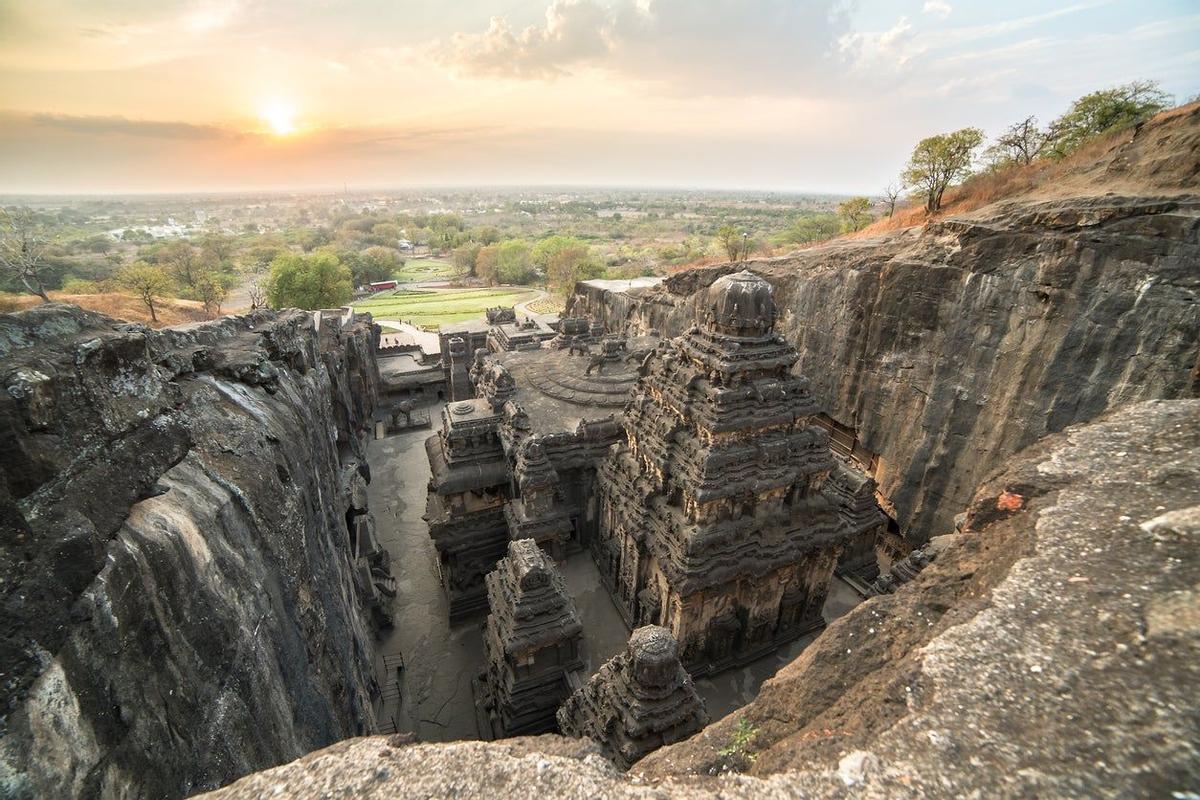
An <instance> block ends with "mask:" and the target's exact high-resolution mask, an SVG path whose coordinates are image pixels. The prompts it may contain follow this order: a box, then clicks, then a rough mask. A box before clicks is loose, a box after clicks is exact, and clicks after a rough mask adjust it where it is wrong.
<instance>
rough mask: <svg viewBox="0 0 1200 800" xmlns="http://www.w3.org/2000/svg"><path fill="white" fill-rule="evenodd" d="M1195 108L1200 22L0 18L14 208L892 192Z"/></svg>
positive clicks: (809, 7) (534, 13) (492, 16)
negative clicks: (1121, 104) (47, 200)
mask: <svg viewBox="0 0 1200 800" xmlns="http://www.w3.org/2000/svg"><path fill="white" fill-rule="evenodd" d="M1139 78H1147V79H1154V80H1158V81H1160V82H1161V84H1162V86H1163V88H1164V89H1165V90H1167V91H1169V92H1171V93H1172V94H1174V95H1175V96H1176V98H1177V100H1179V101H1183V100H1185V99H1186V98H1188V97H1191V96H1193V95H1196V94H1197V93H1200V4H1197V3H1196V2H1195V0H1109V1H1107V2H1106V1H1104V0H1080V2H1074V3H1062V4H1052V3H1046V2H1032V1H1027V0H1012V1H1011V2H990V1H989V2H966V1H965V0H903V1H901V2H885V1H884V0H859V2H850V3H846V2H825V1H823V0H813V1H812V2H808V1H807V0H805V1H803V2H802V1H801V0H791V1H790V2H789V1H787V0H740V1H735V0H507V2H491V3H486V2H476V0H456V1H453V2H451V1H450V0H407V1H405V0H397V1H394V2H393V1H391V0H188V1H186V2H172V1H171V0H107V1H106V0H25V1H24V2H21V1H19V0H0V193H18V192H39V193H57V192H160V191H199V190H204V191H220V190H249V189H329V188H341V187H342V186H343V184H345V185H349V186H350V187H351V188H353V189H369V188H404V187H411V186H421V185H440V186H449V185H500V184H517V185H520V184H525V185H532V184H560V185H566V184H570V185H620V186H673V187H692V186H694V187H728V188H758V189H785V190H798V191H819V192H878V191H879V189H880V188H882V186H883V185H884V184H886V183H887V182H888V180H889V179H891V178H893V177H894V176H895V175H896V173H897V172H898V171H899V169H900V168H901V166H902V165H903V162H904V160H905V156H906V155H907V153H908V151H909V150H910V149H911V147H912V145H913V143H914V142H915V141H916V140H917V139H919V138H920V137H922V136H925V135H928V134H931V133H935V132H938V131H943V130H949V129H953V128H957V127H962V126H964V125H974V126H978V127H982V128H983V129H984V130H985V131H987V132H988V133H989V134H991V133H995V132H996V131H998V130H999V129H1000V128H1002V127H1003V126H1004V125H1006V124H1008V123H1011V122H1014V121H1016V120H1018V119H1020V118H1023V117H1024V116H1026V115H1028V114H1036V115H1038V116H1039V118H1041V119H1042V120H1043V121H1048V120H1049V119H1051V118H1053V117H1054V116H1056V115H1057V114H1058V113H1060V112H1061V111H1063V110H1064V109H1065V108H1066V106H1067V105H1068V104H1069V102H1070V101H1071V100H1072V99H1074V98H1076V97H1078V96H1079V95H1081V94H1084V93H1086V92H1089V91H1092V90H1095V89H1099V88H1103V87H1106V86H1110V85H1112V84H1116V83H1121V82H1125V81H1129V80H1134V79H1139Z"/></svg>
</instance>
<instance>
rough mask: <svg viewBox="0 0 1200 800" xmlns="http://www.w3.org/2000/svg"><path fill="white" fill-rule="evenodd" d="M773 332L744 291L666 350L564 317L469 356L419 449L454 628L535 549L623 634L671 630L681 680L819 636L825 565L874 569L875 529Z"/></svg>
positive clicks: (882, 519) (764, 289) (762, 302)
mask: <svg viewBox="0 0 1200 800" xmlns="http://www.w3.org/2000/svg"><path fill="white" fill-rule="evenodd" d="M508 324H511V323H508ZM774 324H775V302H774V298H773V295H772V287H771V285H770V284H769V283H767V282H766V281H765V280H763V279H762V278H760V277H758V276H756V275H754V274H752V273H750V272H740V273H736V274H732V275H728V276H726V277H723V278H721V279H719V280H717V281H716V282H715V283H713V285H712V286H711V287H710V288H709V289H708V291H707V294H706V295H705V296H704V300H703V302H702V303H701V304H700V305H699V307H698V309H697V318H696V321H695V324H693V326H692V327H691V329H690V330H688V331H687V332H686V333H685V334H684V335H683V336H680V337H678V338H676V339H672V340H666V339H664V338H662V337H659V336H654V335H650V336H641V337H627V336H622V335H620V334H617V333H606V332H605V330H604V328H603V326H601V325H598V324H596V323H593V322H589V321H588V320H586V319H584V318H570V317H568V318H565V319H563V320H562V321H561V322H560V324H559V332H558V335H557V336H555V337H554V338H553V339H551V340H547V341H544V342H542V343H540V344H539V345H538V346H537V347H536V348H534V347H526V348H519V349H513V350H503V349H498V348H497V347H496V345H495V341H496V338H495V337H493V338H492V340H491V341H492V345H491V352H489V351H488V349H485V348H483V347H480V348H478V349H476V351H475V353H474V355H473V356H472V357H471V359H470V366H469V368H468V367H463V368H461V371H462V374H461V375H459V377H458V378H457V380H458V381H459V383H460V384H463V385H462V386H458V387H457V388H455V389H453V390H452V392H451V397H452V400H451V402H450V403H449V404H448V405H447V406H446V408H445V409H444V411H443V413H442V425H441V430H440V431H439V432H438V433H436V434H435V435H434V436H432V437H430V439H429V441H428V442H427V445H426V449H427V452H428V456H429V461H430V465H431V472H432V478H431V480H430V484H429V501H428V509H427V515H426V519H427V521H428V523H429V529H430V535H431V536H432V537H433V539H434V541H435V543H436V545H437V549H438V553H439V561H440V564H439V568H440V570H441V577H442V581H443V584H444V585H445V587H446V591H447V593H448V594H449V596H450V601H451V607H450V613H451V618H452V619H453V620H460V619H464V618H466V617H468V616H471V615H475V614H479V613H482V612H483V611H484V610H485V609H486V608H487V607H488V587H487V585H486V583H485V579H484V578H485V576H486V575H487V574H488V573H489V572H491V570H492V569H493V568H495V566H496V564H497V563H498V562H499V561H500V559H501V558H502V557H504V555H505V553H506V552H507V548H508V546H509V543H510V542H512V541H517V540H522V539H532V540H534V541H535V542H536V543H537V544H538V545H540V546H541V548H542V549H543V550H544V551H545V552H546V553H547V554H548V555H550V556H551V557H552V558H553V559H556V560H558V561H560V562H562V561H563V560H564V559H566V558H569V557H572V556H573V555H574V554H576V553H580V552H587V553H589V554H590V555H591V557H592V558H593V560H594V561H595V562H596V565H597V567H598V568H599V571H600V573H601V580H602V583H603V584H604V585H605V587H606V588H607V590H608V591H609V593H610V594H611V596H612V599H613V601H614V603H615V605H616V607H617V609H618V611H619V613H620V615H621V616H622V617H623V618H624V620H625V623H626V625H627V626H629V627H630V628H634V627H637V626H642V625H661V626H663V627H665V628H667V629H668V630H669V631H671V634H672V635H673V636H674V638H675V640H676V641H677V643H678V648H679V653H680V658H681V660H682V661H683V663H684V665H685V666H686V667H687V669H688V670H689V671H690V672H691V673H692V674H695V675H701V674H708V673H715V672H720V671H722V670H725V669H728V668H730V667H732V666H735V665H738V664H743V663H746V662H749V661H751V660H754V659H755V658H758V657H760V656H762V655H764V654H766V653H769V652H771V651H773V650H775V649H776V648H778V647H780V646H782V645H784V644H786V643H788V642H791V641H793V640H795V639H796V638H798V637H800V636H802V635H803V634H805V633H807V632H809V631H812V630H814V629H816V628H819V627H821V626H822V625H823V624H824V622H823V618H822V608H823V605H824V602H825V598H826V595H827V593H828V590H829V585H830V581H831V579H832V575H833V571H834V568H835V566H837V564H838V561H839V557H841V558H842V561H843V565H844V566H846V567H847V568H849V569H858V570H860V571H862V570H864V564H866V563H867V562H869V565H870V566H871V567H873V564H874V541H875V539H876V537H877V536H878V535H879V533H880V532H881V531H883V530H884V529H885V528H886V522H887V517H886V516H885V515H884V514H883V512H882V511H880V509H879V507H878V505H877V504H876V503H875V500H874V497H873V488H874V484H873V483H872V482H871V481H870V480H869V479H868V478H866V477H865V476H863V475H861V473H859V472H857V471H855V470H854V469H853V468H851V467H849V466H847V465H845V464H843V463H841V462H838V461H835V459H834V457H833V454H832V453H831V451H830V442H829V435H828V432H827V431H826V430H825V428H823V427H821V426H820V425H819V424H817V422H818V415H819V413H820V409H818V408H817V406H816V403H815V402H814V400H813V398H812V396H811V395H810V393H809V391H808V385H807V381H806V379H805V378H803V377H801V376H798V375H794V374H793V373H792V367H793V365H794V364H795V362H796V360H797V353H796V351H795V350H794V348H792V347H791V346H790V345H788V344H787V343H785V342H784V340H783V339H782V337H780V336H779V335H778V334H776V333H775V332H774ZM484 341H487V340H486V337H485V339H484ZM447 343H448V344H450V343H452V342H450V340H447ZM454 347H459V345H458V344H457V343H454ZM444 356H449V357H450V358H451V360H454V361H455V363H456V364H458V363H460V362H461V361H463V360H464V359H463V356H462V354H461V353H460V352H457V351H456V352H454V353H448V354H444ZM464 386H465V387H466V388H463V387H464ZM867 572H868V574H867V575H866V578H867V579H873V577H874V574H870V572H869V569H867ZM495 610H496V609H495V608H493V609H492V611H493V612H495Z"/></svg>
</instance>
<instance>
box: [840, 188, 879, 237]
mask: <svg viewBox="0 0 1200 800" xmlns="http://www.w3.org/2000/svg"><path fill="white" fill-rule="evenodd" d="M838 216H839V217H841V218H842V230H843V231H844V232H850V233H852V232H854V231H861V230H862V229H863V228H865V227H867V225H869V224H870V222H871V219H872V217H871V198H869V197H851V198H850V199H849V200H847V201H845V202H844V203H839V204H838Z"/></svg>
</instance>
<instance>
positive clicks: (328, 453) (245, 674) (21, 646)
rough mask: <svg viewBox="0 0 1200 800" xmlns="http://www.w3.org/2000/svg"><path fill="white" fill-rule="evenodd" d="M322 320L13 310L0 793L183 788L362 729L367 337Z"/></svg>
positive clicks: (367, 664) (4, 475)
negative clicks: (360, 512) (357, 511)
mask: <svg viewBox="0 0 1200 800" xmlns="http://www.w3.org/2000/svg"><path fill="white" fill-rule="evenodd" d="M330 322H332V323H333V324H332V325H329V324H327V325H324V326H321V327H320V328H318V326H317V325H315V324H314V318H313V315H312V314H310V313H307V312H300V311H289V312H282V313H279V314H274V313H271V312H259V313H256V314H253V315H251V316H246V317H225V318H222V319H220V320H217V321H215V322H211V323H199V324H194V325H189V326H183V327H178V328H169V329H164V330H162V331H152V330H150V329H148V328H146V327H144V326H142V325H136V324H122V323H119V322H117V321H115V320H112V319H109V318H107V317H103V316H100V315H98V314H94V313H91V312H87V311H83V310H81V309H79V308H77V307H74V306H66V305H50V306H42V307H38V308H35V309H32V310H29V311H25V312H21V313H18V314H11V315H0V385H2V386H3V388H4V390H3V391H0V529H2V531H0V534H2V535H0V602H2V603H3V620H4V622H3V627H2V629H0V664H3V667H2V668H0V669H2V670H3V673H4V674H3V685H4V690H3V696H4V707H3V709H2V710H0V713H2V714H3V717H2V720H0V797H79V796H83V797H94V796H104V797H125V796H129V797H179V796H184V795H187V794H191V793H193V792H195V791H198V790H203V789H206V788H215V787H217V786H221V785H223V784H225V783H228V782H229V781H231V780H233V779H234V778H236V777H239V776H241V775H244V774H246V773H247V772H250V771H253V770H255V769H262V768H264V767H267V766H271V765H274V764H279V763H281V762H283V761H287V760H288V759H292V758H296V757H297V756H299V755H301V754H303V753H306V752H308V751H310V750H312V749H313V748H315V747H321V746H324V745H327V744H330V743H331V742H335V741H338V740H340V739H342V738H344V737H346V736H352V735H355V734H360V733H363V732H364V731H366V730H370V727H371V725H372V723H373V717H372V711H371V703H370V700H371V693H372V691H374V690H375V687H374V683H375V680H374V676H373V665H372V660H371V659H372V653H373V643H372V639H371V631H370V630H369V628H368V625H367V623H366V621H365V620H366V619H367V617H366V616H365V615H364V613H363V606H362V602H361V600H360V594H361V593H362V592H363V590H364V587H363V586H362V585H361V583H362V581H361V574H360V572H358V571H356V570H355V568H354V565H353V563H352V560H351V558H349V557H348V552H349V549H350V545H349V536H348V531H347V516H346V514H347V509H348V508H350V507H351V506H352V505H354V504H355V503H356V500H355V498H354V497H352V495H354V494H355V493H356V487H358V488H359V489H361V484H362V481H363V480H364V479H365V475H364V474H363V473H364V472H365V466H363V467H361V468H360V466H359V465H360V464H364V463H365V462H364V461H363V460H362V458H361V456H362V446H361V443H360V438H359V437H360V431H361V429H362V428H363V427H364V426H367V425H369V424H370V422H371V413H372V411H373V408H374V402H375V396H376V387H377V385H378V371H377V368H376V365H375V355H374V347H375V345H374V341H375V337H374V332H373V331H372V329H371V326H370V324H368V323H364V322H356V323H354V324H352V325H350V326H349V327H342V326H340V325H339V324H338V321H337V320H332V321H330ZM357 493H358V494H362V492H361V491H358V492H357ZM364 496H365V495H364ZM359 505H361V503H360V504H359Z"/></svg>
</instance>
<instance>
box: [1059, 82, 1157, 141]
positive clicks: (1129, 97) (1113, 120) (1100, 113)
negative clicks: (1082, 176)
mask: <svg viewBox="0 0 1200 800" xmlns="http://www.w3.org/2000/svg"><path fill="white" fill-rule="evenodd" d="M1170 105H1171V96H1170V95H1169V94H1167V93H1166V92H1164V91H1162V89H1161V88H1159V85H1158V84H1157V83H1155V82H1154V81H1133V82H1132V83H1126V84H1123V85H1121V86H1115V87H1113V88H1111V89H1103V90H1101V91H1099V92H1092V93H1091V94H1085V95H1084V96H1083V97H1081V98H1079V99H1078V100H1076V101H1075V102H1074V103H1072V104H1071V107H1070V108H1069V109H1067V113H1065V114H1063V115H1062V116H1061V117H1059V118H1058V119H1056V120H1054V122H1052V123H1050V128H1049V130H1048V131H1047V132H1046V143H1045V146H1046V151H1047V154H1048V155H1051V156H1053V157H1055V158H1062V157H1063V156H1065V155H1068V154H1070V153H1071V152H1073V151H1074V150H1076V149H1077V148H1078V147H1079V146H1080V145H1081V144H1083V143H1084V142H1085V141H1087V140H1088V139H1090V138H1092V137H1094V136H1101V135H1103V134H1106V133H1109V132H1111V131H1117V130H1121V129H1123V128H1132V127H1133V126H1134V125H1137V124H1139V123H1141V122H1145V121H1146V120H1148V119H1150V117H1152V116H1154V115H1155V114H1157V113H1158V112H1159V111H1162V110H1163V109H1164V108H1168V107H1169V106H1170Z"/></svg>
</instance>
